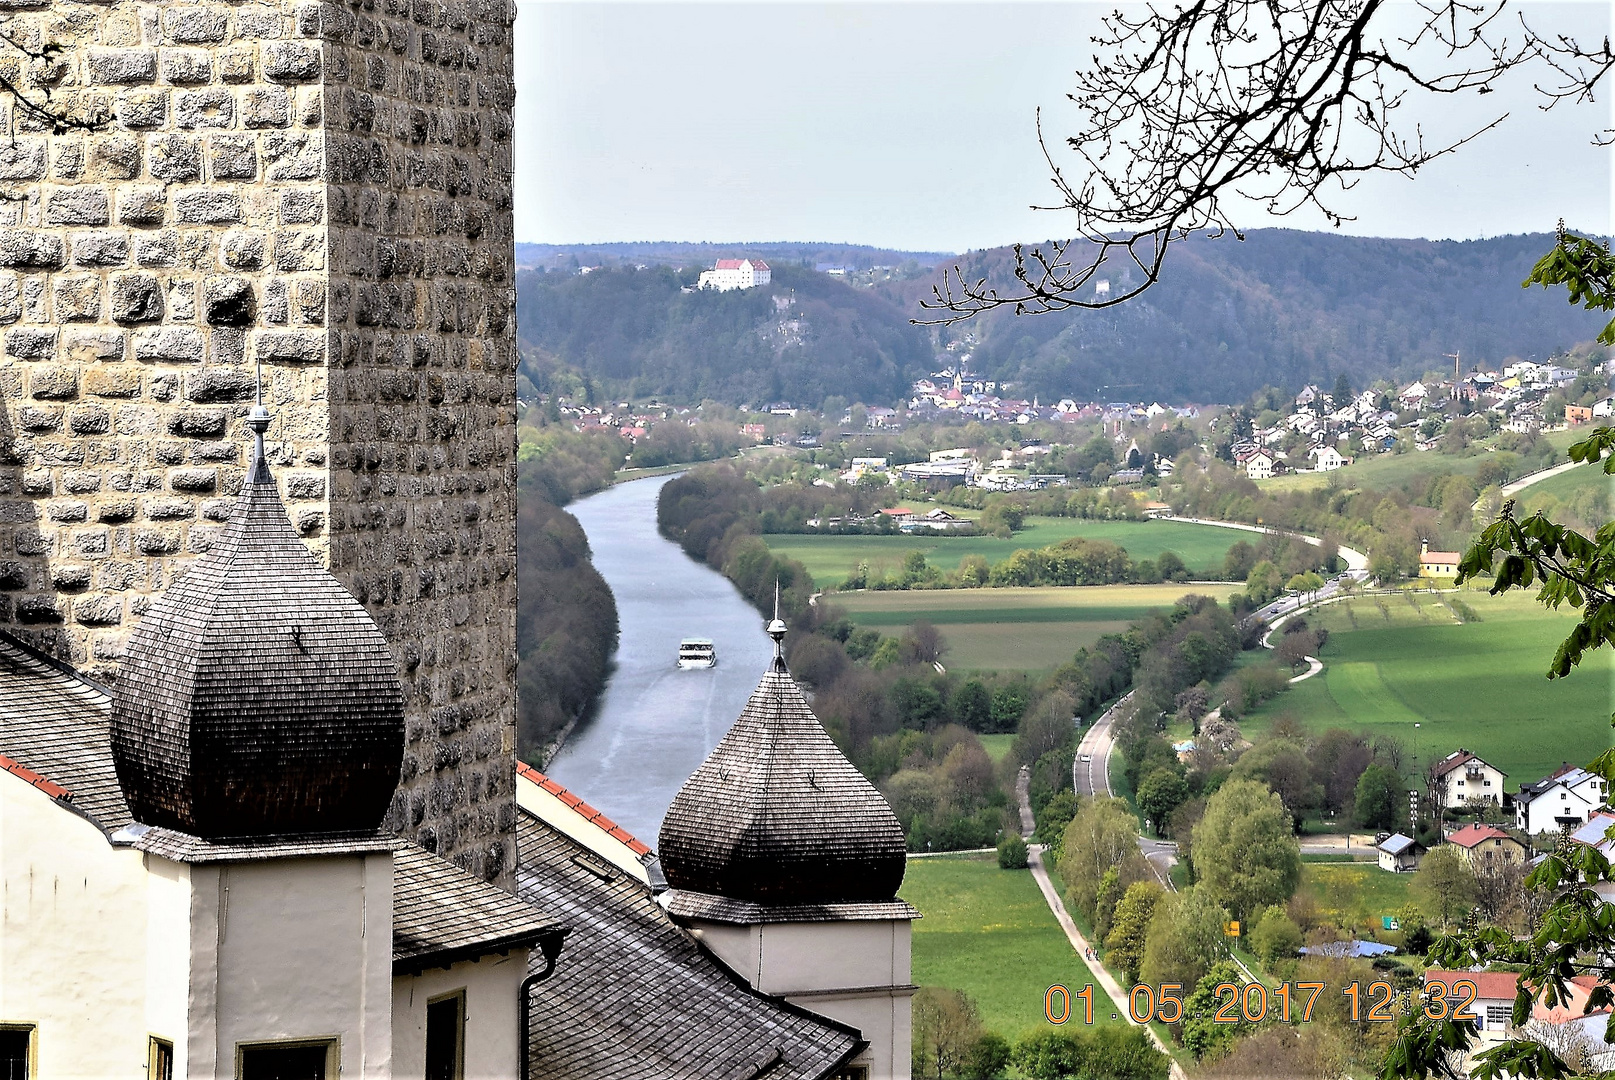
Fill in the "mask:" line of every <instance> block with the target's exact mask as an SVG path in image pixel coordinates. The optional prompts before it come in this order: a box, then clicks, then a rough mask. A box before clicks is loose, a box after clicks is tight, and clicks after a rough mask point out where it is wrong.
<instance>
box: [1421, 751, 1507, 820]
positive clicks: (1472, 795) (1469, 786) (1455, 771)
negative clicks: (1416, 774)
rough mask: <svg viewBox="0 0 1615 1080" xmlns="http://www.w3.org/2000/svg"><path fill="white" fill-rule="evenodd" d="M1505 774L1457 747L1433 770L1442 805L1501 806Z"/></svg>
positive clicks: (1446, 807) (1438, 796) (1444, 808)
mask: <svg viewBox="0 0 1615 1080" xmlns="http://www.w3.org/2000/svg"><path fill="white" fill-rule="evenodd" d="M1507 775H1508V774H1507V773H1505V772H1504V771H1503V770H1501V769H1499V768H1497V767H1496V766H1493V765H1488V764H1486V762H1484V761H1482V760H1481V759H1480V758H1478V757H1476V756H1475V755H1474V754H1472V753H1470V752H1469V751H1468V750H1465V749H1463V748H1461V747H1460V748H1459V749H1457V750H1455V751H1453V752H1452V753H1450V754H1448V755H1447V756H1446V757H1445V758H1443V759H1442V760H1441V761H1439V762H1437V763H1436V767H1435V769H1434V770H1433V778H1434V780H1435V784H1436V788H1437V798H1438V801H1439V802H1440V805H1441V809H1443V810H1451V809H1453V808H1454V807H1458V806H1466V805H1474V804H1476V803H1492V804H1494V805H1497V806H1501V805H1502V804H1503V779H1504V777H1506V776H1507Z"/></svg>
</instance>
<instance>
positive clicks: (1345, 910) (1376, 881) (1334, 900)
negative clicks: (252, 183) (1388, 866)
mask: <svg viewBox="0 0 1615 1080" xmlns="http://www.w3.org/2000/svg"><path fill="white" fill-rule="evenodd" d="M1301 891H1302V892H1307V893H1310V894H1312V897H1313V898H1314V899H1315V900H1317V902H1318V907H1319V908H1320V909H1321V911H1322V912H1323V914H1324V915H1326V916H1327V917H1329V918H1330V919H1333V920H1336V921H1339V922H1341V923H1344V924H1345V925H1346V926H1348V927H1352V928H1355V929H1356V930H1359V931H1361V930H1364V929H1367V928H1369V927H1378V926H1380V917H1381V916H1383V915H1395V914H1396V913H1397V911H1398V910H1399V909H1400V908H1401V907H1402V906H1403V905H1404V904H1406V903H1408V902H1409V901H1413V902H1414V903H1415V904H1416V903H1417V900H1416V898H1415V897H1414V895H1413V875H1412V874H1393V873H1391V872H1390V871H1389V870H1381V869H1380V868H1379V867H1378V866H1377V865H1375V864H1373V863H1338V862H1337V863H1315V862H1307V863H1302V864H1301Z"/></svg>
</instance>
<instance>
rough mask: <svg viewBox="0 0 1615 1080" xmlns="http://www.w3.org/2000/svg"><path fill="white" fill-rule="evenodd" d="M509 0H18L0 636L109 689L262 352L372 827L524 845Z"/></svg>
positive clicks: (500, 855) (178, 550) (493, 874)
mask: <svg viewBox="0 0 1615 1080" xmlns="http://www.w3.org/2000/svg"><path fill="white" fill-rule="evenodd" d="M514 14H515V5H514V4H513V3H511V2H510V0H446V2H445V0H434V2H431V3H419V2H417V3H406V2H404V0H379V2H377V3H369V2H368V0H367V2H365V3H363V4H361V3H359V2H357V0H353V2H347V0H339V2H331V3H306V2H303V0H263V2H249V3H229V4H225V3H214V2H211V0H201V2H197V0H185V2H181V0H157V2H150V3H138V4H137V3H134V2H133V0H111V2H108V3H98V4H77V3H50V2H49V0H15V2H14V3H11V4H9V5H8V11H7V33H8V34H9V36H10V37H11V38H12V39H13V40H14V41H16V42H19V43H22V45H25V46H28V47H39V46H44V45H54V46H60V49H61V51H60V52H59V54H57V55H56V56H55V58H54V59H53V60H51V61H50V62H49V63H26V62H25V63H23V64H21V65H20V66H19V67H18V71H19V72H20V74H16V75H15V76H14V77H15V79H16V81H17V84H18V87H19V88H20V91H21V95H22V96H21V97H20V98H19V97H16V96H6V95H0V120H3V121H4V124H5V127H6V130H7V131H8V132H9V133H10V137H9V138H8V139H7V140H4V144H3V145H0V347H3V355H0V627H4V628H6V629H7V630H10V631H12V632H14V633H17V634H19V635H20V636H22V637H24V638H26V639H27V640H29V641H30V642H32V643H33V644H35V645H36V646H39V647H41V648H44V649H46V650H48V651H50V652H51V653H53V654H54V655H56V656H57V657H59V658H61V659H63V660H66V661H68V662H70V663H72V664H73V665H75V666H77V667H79V668H81V669H83V670H84V671H86V672H87V673H88V674H91V675H94V676H96V677H98V678H101V679H103V680H106V681H114V680H116V678H117V676H118V668H119V665H120V663H121V661H122V658H123V656H124V650H125V648H126V646H127V644H128V642H129V640H130V635H131V634H132V633H134V632H136V631H137V630H138V627H139V626H140V623H141V620H142V618H143V617H144V615H145V614H146V612H147V610H148V608H149V607H150V606H151V604H152V601H153V600H154V599H155V598H156V597H158V596H160V595H162V594H164V593H165V592H166V591H168V590H170V589H171V588H172V587H176V582H178V581H179V580H181V575H182V574H183V573H184V572H185V570H186V569H187V567H188V566H189V565H190V564H191V563H192V562H193V561H194V560H195V559H196V558H197V557H198V556H200V555H202V554H204V553H206V552H208V551H209V550H210V548H211V547H212V545H214V544H215V543H218V542H220V538H221V535H222V531H223V529H224V523H225V522H226V521H227V520H228V518H229V516H230V514H231V510H232V507H233V505H234V501H235V497H236V496H237V495H238V493H240V492H241V491H242V490H243V485H244V484H246V483H247V475H246V471H247V467H248V466H249V464H250V462H249V461H247V460H244V458H243V454H242V451H241V446H242V444H243V442H245V441H246V440H244V439H243V436H244V435H245V434H246V431H245V428H246V425H247V421H248V412H249V409H250V407H251V405H252V402H253V398H254V392H255V387H256V384H257V380H256V377H255V369H256V368H259V367H260V366H261V370H262V382H263V392H264V397H265V398H266V400H267V402H268V404H269V405H270V406H271V407H272V408H273V409H274V411H275V413H276V420H275V422H274V424H273V425H272V426H271V427H270V429H269V430H268V432H267V436H266V447H267V453H268V457H269V461H270V462H271V463H272V464H274V465H275V466H276V472H277V477H276V479H277V480H278V483H279V488H280V490H279V495H280V497H281V498H282V499H283V500H284V504H285V507H286V511H287V512H288V514H289V515H290V518H291V522H292V527H294V528H295V530H296V533H297V535H298V536H299V537H300V538H301V539H302V540H303V541H305V542H306V543H307V544H308V546H309V547H310V548H311V549H312V550H313V551H314V552H315V553H316V557H317V558H319V560H320V561H321V562H322V563H323V564H324V566H325V567H326V568H327V569H329V571H330V573H331V574H332V575H333V576H334V577H335V578H336V580H337V581H338V582H340V584H341V586H342V587H343V588H344V589H345V590H346V591H347V592H348V593H350V594H352V596H353V597H354V598H356V599H357V601H358V603H359V604H361V605H362V606H363V607H364V608H365V609H366V610H367V611H368V612H369V614H370V616H371V617H372V618H373V619H374V621H375V623H376V624H377V625H378V626H379V627H380V630H381V633H382V635H383V637H384V638H385V641H386V644H387V648H388V650H389V652H390V654H391V659H392V661H393V662H394V663H395V665H396V668H397V670H398V672H399V673H400V681H401V683H402V693H403V710H404V716H405V725H404V738H405V743H404V748H403V756H402V762H403V764H402V780H401V783H400V785H399V787H398V790H397V793H396V794H395V795H394V796H393V798H392V802H391V805H390V808H389V811H388V822H389V825H390V827H391V828H393V829H394V830H395V831H398V832H401V833H403V834H405V835H407V836H409V837H410V838H412V839H415V840H418V841H419V842H420V843H421V844H422V845H423V846H425V847H427V848H428V849H430V850H432V851H435V852H437V853H438V854H440V855H442V856H443V857H445V858H448V859H450V860H452V861H454V862H456V863H458V864H459V865H461V866H462V867H464V868H466V869H468V870H470V871H471V872H473V873H475V874H477V875H479V876H481V877H484V878H486V879H490V880H494V881H497V882H500V883H502V884H504V885H506V886H507V887H509V886H511V884H512V882H513V868H514V862H515V850H514V840H513V836H514V833H513V830H514V825H515V801H514V787H515V777H514V751H515V716H514V704H515V674H514V673H515V664H516V656H515V606H516V605H515V599H516V573H515V533H514V528H515V497H516V496H515V359H516V353H515V326H514V317H513V313H514V306H515V305H514V300H515V295H514V289H515V278H514V268H513V261H514V249H513V241H512V224H511V214H510V209H511V143H510V136H511V105H512V101H513V94H514V90H513V82H512V56H511V27H512V21H513V18H514Z"/></svg>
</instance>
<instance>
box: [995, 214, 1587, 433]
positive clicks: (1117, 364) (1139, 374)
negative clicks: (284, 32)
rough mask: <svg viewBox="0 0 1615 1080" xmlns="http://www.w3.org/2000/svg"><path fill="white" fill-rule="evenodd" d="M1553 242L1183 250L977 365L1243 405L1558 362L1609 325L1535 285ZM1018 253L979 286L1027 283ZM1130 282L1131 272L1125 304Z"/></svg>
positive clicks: (1003, 344) (1068, 390) (1063, 386)
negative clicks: (1276, 396) (1111, 297)
mask: <svg viewBox="0 0 1615 1080" xmlns="http://www.w3.org/2000/svg"><path fill="white" fill-rule="evenodd" d="M1552 246H1553V237H1552V236H1550V235H1546V234H1542V235H1534V236H1505V237H1499V238H1497V239H1492V240H1472V241H1465V242H1458V241H1440V242H1433V241H1427V240H1380V239H1373V238H1365V237H1354V236H1336V235H1333V234H1330V233H1309V232H1297V231H1292V230H1286V229H1264V230H1260V231H1256V232H1251V233H1248V234H1247V236H1246V239H1245V240H1244V242H1240V241H1238V240H1235V239H1234V238H1233V237H1232V236H1224V237H1223V238H1221V239H1218V240H1209V239H1195V240H1191V241H1189V242H1186V243H1184V244H1182V245H1180V246H1178V247H1177V248H1176V250H1175V251H1174V252H1173V253H1172V255H1171V256H1170V257H1169V261H1168V263H1167V267H1166V270H1165V272H1164V274H1163V277H1162V280H1161V282H1160V283H1159V284H1158V285H1156V286H1155V287H1154V288H1152V289H1151V290H1150V291H1148V292H1146V293H1145V294H1144V295H1143V296H1141V297H1139V298H1138V299H1136V300H1134V301H1131V302H1129V303H1126V304H1122V305H1119V306H1117V307H1113V308H1107V309H1105V310H1103V311H1067V312H1061V313H1056V314H1050V315H1042V316H1037V317H1031V318H1028V317H1020V318H1017V317H1015V316H1014V314H1013V313H1011V312H1007V311H1000V312H995V313H993V314H991V315H989V316H987V317H985V318H982V319H979V320H976V321H974V323H973V325H971V329H973V330H974V332H975V334H976V337H977V339H978V343H979V344H978V347H977V348H976V349H975V350H974V357H973V363H972V367H975V368H979V369H980V370H982V371H983V372H985V373H987V374H989V375H992V376H994V377H996V378H999V379H1007V380H1012V381H1015V382H1016V383H1018V384H1020V390H1019V392H1020V393H1022V394H1024V395H1026V396H1030V395H1032V394H1034V393H1037V394H1042V395H1044V396H1046V397H1047V396H1055V395H1059V396H1064V395H1067V394H1069V395H1072V396H1075V397H1078V398H1085V397H1098V398H1114V399H1121V400H1127V399H1134V400H1137V399H1140V398H1145V399H1147V398H1154V397H1164V398H1168V399H1172V400H1178V401H1185V400H1187V401H1223V402H1232V401H1237V400H1239V399H1241V398H1243V397H1245V396H1246V395H1248V394H1250V393H1252V392H1253V391H1255V390H1257V389H1259V388H1261V387H1262V386H1264V385H1275V386H1281V387H1285V388H1288V389H1299V388H1300V387H1301V385H1303V384H1305V383H1307V382H1315V383H1319V384H1320V385H1324V386H1328V385H1330V384H1331V383H1332V382H1333V379H1334V377H1335V375H1337V374H1338V373H1340V372H1345V373H1347V374H1348V375H1349V376H1350V377H1351V379H1352V381H1353V382H1354V383H1355V384H1357V385H1362V384H1363V383H1365V382H1367V381H1369V380H1371V379H1377V378H1394V379H1412V378H1416V377H1418V376H1421V375H1423V374H1424V373H1425V372H1426V371H1430V370H1436V371H1447V372H1450V371H1451V370H1452V360H1451V359H1449V358H1448V357H1447V356H1446V355H1445V354H1448V353H1460V354H1461V355H1462V358H1463V360H1464V362H1465V364H1466V366H1467V365H1468V364H1469V363H1485V364H1492V365H1495V364H1497V363H1500V362H1502V361H1503V360H1505V359H1507V358H1508V357H1510V356H1518V357H1521V358H1529V357H1531V356H1533V355H1535V356H1537V357H1538V358H1545V357H1547V356H1548V355H1550V354H1551V353H1552V352H1553V351H1554V350H1556V349H1563V348H1566V347H1568V346H1570V345H1573V344H1575V343H1577V342H1581V341H1588V340H1591V339H1592V338H1593V337H1595V336H1596V335H1597V333H1598V330H1599V329H1600V328H1601V327H1602V325H1603V322H1602V320H1600V319H1599V318H1598V316H1597V315H1596V314H1595V313H1588V312H1583V311H1580V310H1577V309H1575V308H1572V307H1570V306H1569V305H1568V304H1566V303H1565V301H1564V297H1563V296H1562V295H1550V294H1548V293H1546V292H1544V291H1543V290H1541V289H1531V290H1526V289H1522V288H1521V287H1520V282H1522V281H1524V280H1525V278H1526V276H1527V275H1529V274H1530V272H1531V266H1532V265H1533V264H1534V263H1535V262H1536V260H1537V259H1538V258H1540V257H1541V256H1542V255H1543V254H1545V253H1546V252H1547V251H1548V250H1549V249H1550V248H1551V247H1552ZM1011 266H1012V259H1011V256H1010V253H1009V252H1008V251H1006V250H1003V249H998V250H995V251H991V252H984V253H974V254H973V255H972V256H970V257H969V259H968V260H967V261H966V262H965V263H964V272H965V274H966V276H967V277H970V278H977V277H981V276H983V275H986V276H988V277H990V278H991V279H993V280H996V281H1005V282H1012V281H1013V278H1012V274H1011ZM1133 274H1134V276H1135V277H1136V276H1137V275H1138V271H1137V270H1136V269H1135V270H1134V271H1133ZM1124 280H1125V275H1124V274H1123V272H1122V270H1121V269H1120V268H1119V267H1118V269H1117V271H1116V273H1115V275H1114V283H1113V286H1112V289H1113V291H1119V289H1120V287H1121V286H1122V284H1123V282H1124Z"/></svg>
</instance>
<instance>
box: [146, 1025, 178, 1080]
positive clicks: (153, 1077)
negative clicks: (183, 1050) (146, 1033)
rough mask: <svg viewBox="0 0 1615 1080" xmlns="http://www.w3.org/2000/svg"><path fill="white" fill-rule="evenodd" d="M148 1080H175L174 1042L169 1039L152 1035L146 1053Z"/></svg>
mask: <svg viewBox="0 0 1615 1080" xmlns="http://www.w3.org/2000/svg"><path fill="white" fill-rule="evenodd" d="M146 1077H147V1080H174V1044H173V1043H171V1042H169V1041H168V1040H167V1039H159V1038H158V1037H157V1036H155V1035H153V1036H152V1037H151V1047H150V1049H149V1050H148V1051H147V1053H146Z"/></svg>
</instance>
